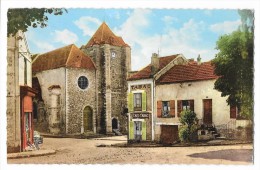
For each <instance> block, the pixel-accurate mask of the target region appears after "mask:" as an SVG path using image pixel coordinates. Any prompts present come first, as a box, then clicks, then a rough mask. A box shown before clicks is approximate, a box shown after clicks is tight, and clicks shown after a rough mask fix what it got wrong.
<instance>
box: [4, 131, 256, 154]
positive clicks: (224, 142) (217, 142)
mask: <svg viewBox="0 0 260 170" xmlns="http://www.w3.org/2000/svg"><path fill="white" fill-rule="evenodd" d="M46 136H47V135H46ZM46 136H45V137H46ZM48 137H51V138H58V137H57V136H48ZM90 140H99V141H107V142H106V144H104V143H98V144H96V145H95V147H126V148H127V147H190V146H218V145H237V144H250V143H252V141H237V140H211V141H207V142H206V141H204V142H197V143H186V144H185V143H175V144H171V145H164V144H160V143H155V142H151V141H149V142H140V143H127V140H126V137H125V136H118V137H116V136H113V137H109V136H106V137H104V136H102V137H101V136H99V137H97V138H90ZM110 140H111V142H109V141H110ZM115 141H117V142H116V143H114V142H115ZM53 154H56V150H53V149H47V148H42V149H39V150H32V151H26V152H18V153H8V154H7V158H8V159H18V158H28V157H37V156H46V155H53Z"/></svg>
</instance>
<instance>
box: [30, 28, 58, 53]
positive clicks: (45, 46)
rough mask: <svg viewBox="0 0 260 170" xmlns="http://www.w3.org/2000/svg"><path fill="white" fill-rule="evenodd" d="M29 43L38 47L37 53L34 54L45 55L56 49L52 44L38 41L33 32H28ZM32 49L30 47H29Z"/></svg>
mask: <svg viewBox="0 0 260 170" xmlns="http://www.w3.org/2000/svg"><path fill="white" fill-rule="evenodd" d="M25 34H26V37H27V41H30V42H31V44H32V45H35V46H36V47H37V51H31V52H32V53H45V52H48V51H51V50H54V49H55V47H54V45H52V44H51V43H50V42H44V41H42V40H41V41H38V39H37V38H35V37H37V36H36V33H35V32H34V31H33V30H30V31H27V32H26V33H25ZM29 48H30V47H29Z"/></svg>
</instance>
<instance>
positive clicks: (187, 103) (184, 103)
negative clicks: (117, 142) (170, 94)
mask: <svg viewBox="0 0 260 170" xmlns="http://www.w3.org/2000/svg"><path fill="white" fill-rule="evenodd" d="M177 107H178V110H177V114H178V117H180V114H181V112H182V111H183V110H191V111H194V100H178V103H177Z"/></svg>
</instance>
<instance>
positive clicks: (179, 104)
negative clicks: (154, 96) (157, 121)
mask: <svg viewBox="0 0 260 170" xmlns="http://www.w3.org/2000/svg"><path fill="white" fill-rule="evenodd" d="M181 111H182V100H178V101H177V116H178V117H180V116H181Z"/></svg>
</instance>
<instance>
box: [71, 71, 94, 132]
mask: <svg viewBox="0 0 260 170" xmlns="http://www.w3.org/2000/svg"><path fill="white" fill-rule="evenodd" d="M95 74H96V73H95V70H86V69H77V68H67V77H66V80H67V86H66V89H67V93H66V96H67V99H66V105H67V112H66V115H67V116H66V117H67V124H66V126H67V133H70V134H78V133H81V130H82V128H83V109H84V108H85V107H86V106H90V107H91V108H92V110H93V133H96V115H97V99H96V98H97V96H96V80H95V79H96V76H95ZM80 76H86V77H87V79H88V82H89V84H88V87H87V88H86V89H81V88H80V87H79V86H78V78H79V77H80Z"/></svg>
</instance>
